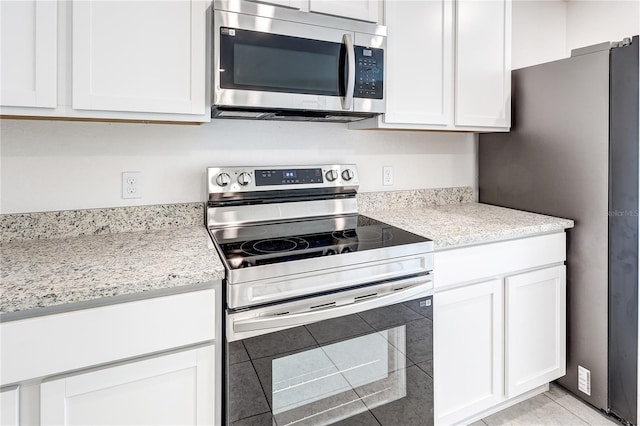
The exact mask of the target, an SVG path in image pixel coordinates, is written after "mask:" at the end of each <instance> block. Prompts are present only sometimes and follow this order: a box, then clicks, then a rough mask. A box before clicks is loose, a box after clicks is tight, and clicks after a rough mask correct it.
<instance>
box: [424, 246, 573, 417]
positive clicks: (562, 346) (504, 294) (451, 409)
mask: <svg viewBox="0 0 640 426" xmlns="http://www.w3.org/2000/svg"><path fill="white" fill-rule="evenodd" d="M565 258H566V241H565V236H564V234H550V235H544V236H538V237H532V238H525V239H521V240H512V241H505V242H500V243H492V244H484V245H477V246H471V247H464V248H459V249H452V250H445V251H441V252H436V253H435V256H434V276H435V281H434V285H435V295H434V298H433V318H434V321H433V328H434V344H433V354H434V355H433V357H434V389H435V401H434V403H435V406H434V411H435V423H436V424H439V425H451V424H468V423H470V422H473V421H475V420H477V419H479V418H481V417H483V416H484V415H486V414H489V413H491V412H494V411H496V410H497V409H498V407H505V406H508V405H509V404H512V403H514V401H516V399H517V397H519V396H520V398H522V395H523V394H525V393H527V392H529V391H535V390H536V389H539V388H540V387H541V386H543V385H546V384H547V383H549V382H551V381H553V380H555V379H557V378H559V377H562V376H563V375H564V374H565V369H566V276H565V266H564V264H563V262H564V261H565ZM456 259H457V262H456V261H455V260H456ZM463 266H464V267H463ZM474 271H475V272H474ZM510 400H511V401H510ZM483 413H484V414H483Z"/></svg>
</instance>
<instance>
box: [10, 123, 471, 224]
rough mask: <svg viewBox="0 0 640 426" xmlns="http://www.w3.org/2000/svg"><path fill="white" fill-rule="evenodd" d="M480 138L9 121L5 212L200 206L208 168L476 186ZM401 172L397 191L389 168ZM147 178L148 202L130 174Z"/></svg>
mask: <svg viewBox="0 0 640 426" xmlns="http://www.w3.org/2000/svg"><path fill="white" fill-rule="evenodd" d="M475 141H476V137H475V135H473V134H467V133H434V132H397V131H358V130H349V129H348V128H347V126H346V125H344V124H335V123H295V122H260V121H245V120H216V121H214V122H212V123H209V124H204V125H200V126H191V125H165V124H141V123H92V122H72V121H34V120H1V121H0V170H1V174H0V179H1V180H0V213H3V214H6V213H26V212H43V211H57V210H75V209H90V208H104V207H121V206H139V205H152V204H171V203H190V202H199V201H200V202H201V201H204V199H205V168H206V167H207V166H221V165H225V166H229V165H243V164H249V165H272V164H292V165H304V164H314V163H334V162H342V163H355V164H357V166H358V171H359V174H360V191H361V192H374V191H398V190H408V189H422V188H446V187H458V186H470V187H472V188H475V187H476V148H475V147H476V145H475V144H476V142H475ZM388 165H390V166H393V181H394V182H393V186H383V185H382V167H383V166H388ZM124 171H141V172H142V178H141V182H140V193H141V195H142V198H140V199H122V197H121V195H122V175H121V174H122V172H124Z"/></svg>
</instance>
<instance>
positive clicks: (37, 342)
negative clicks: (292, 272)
mask: <svg viewBox="0 0 640 426" xmlns="http://www.w3.org/2000/svg"><path fill="white" fill-rule="evenodd" d="M214 311H215V292H214V290H213V289H209V290H203V291H196V292H190V293H183V294H178V295H172V296H166V297H158V298H155V299H147V300H140V301H135V302H129V303H122V304H118V305H110V306H104V307H100V308H93V309H85V310H79V311H72V312H65V313H61V314H55V315H47V316H42V317H37V318H29V319H24V320H18V321H10V322H5V323H2V324H0V343H1V346H0V348H1V357H0V358H1V361H0V363H1V364H0V384H2V385H4V384H9V383H15V382H19V381H24V380H28V379H31V378H36V377H43V376H47V375H51V374H58V373H62V372H65V371H70V370H76V369H80V368H85V367H89V366H93V365H99V364H104V363H108V362H113V361H116V360H121V359H126V358H131V357H136V356H140V355H144V354H148V353H153V352H158V351H163V350H167V349H172V348H176V347H181V346H186V345H191V344H195V343H200V342H205V341H210V340H213V339H214V338H215V315H214V314H215V312H214Z"/></svg>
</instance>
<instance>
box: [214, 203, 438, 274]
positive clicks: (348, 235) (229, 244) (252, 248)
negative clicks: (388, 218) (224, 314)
mask: <svg viewBox="0 0 640 426" xmlns="http://www.w3.org/2000/svg"><path fill="white" fill-rule="evenodd" d="M212 234H213V236H214V239H215V240H216V241H217V243H218V246H219V248H220V251H221V252H222V254H223V255H224V257H225V258H226V260H227V263H228V265H229V267H230V268H231V269H241V268H250V267H256V266H260V265H267V264H274V263H281V262H291V261H295V260H301V259H308V258H314V257H322V256H334V255H346V254H348V253H352V252H362V251H366V250H375V249H380V248H384V247H391V246H399V245H403V244H411V243H419V242H425V241H429V239H427V238H424V237H420V236H419V235H415V234H412V233H410V232H407V231H404V230H402V229H399V228H396V227H394V226H391V225H388V224H386V223H383V222H379V221H377V220H375V219H372V218H369V217H367V216H362V215H353V216H348V217H339V218H332V219H326V218H325V219H314V220H302V221H296V222H285V223H273V224H265V225H250V226H242V227H237V228H225V229H219V230H214V231H212ZM256 236H258V238H256Z"/></svg>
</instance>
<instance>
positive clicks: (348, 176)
mask: <svg viewBox="0 0 640 426" xmlns="http://www.w3.org/2000/svg"><path fill="white" fill-rule="evenodd" d="M353 176H354V173H353V170H351V169H345V170H343V171H342V179H344V180H351V179H353Z"/></svg>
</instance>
